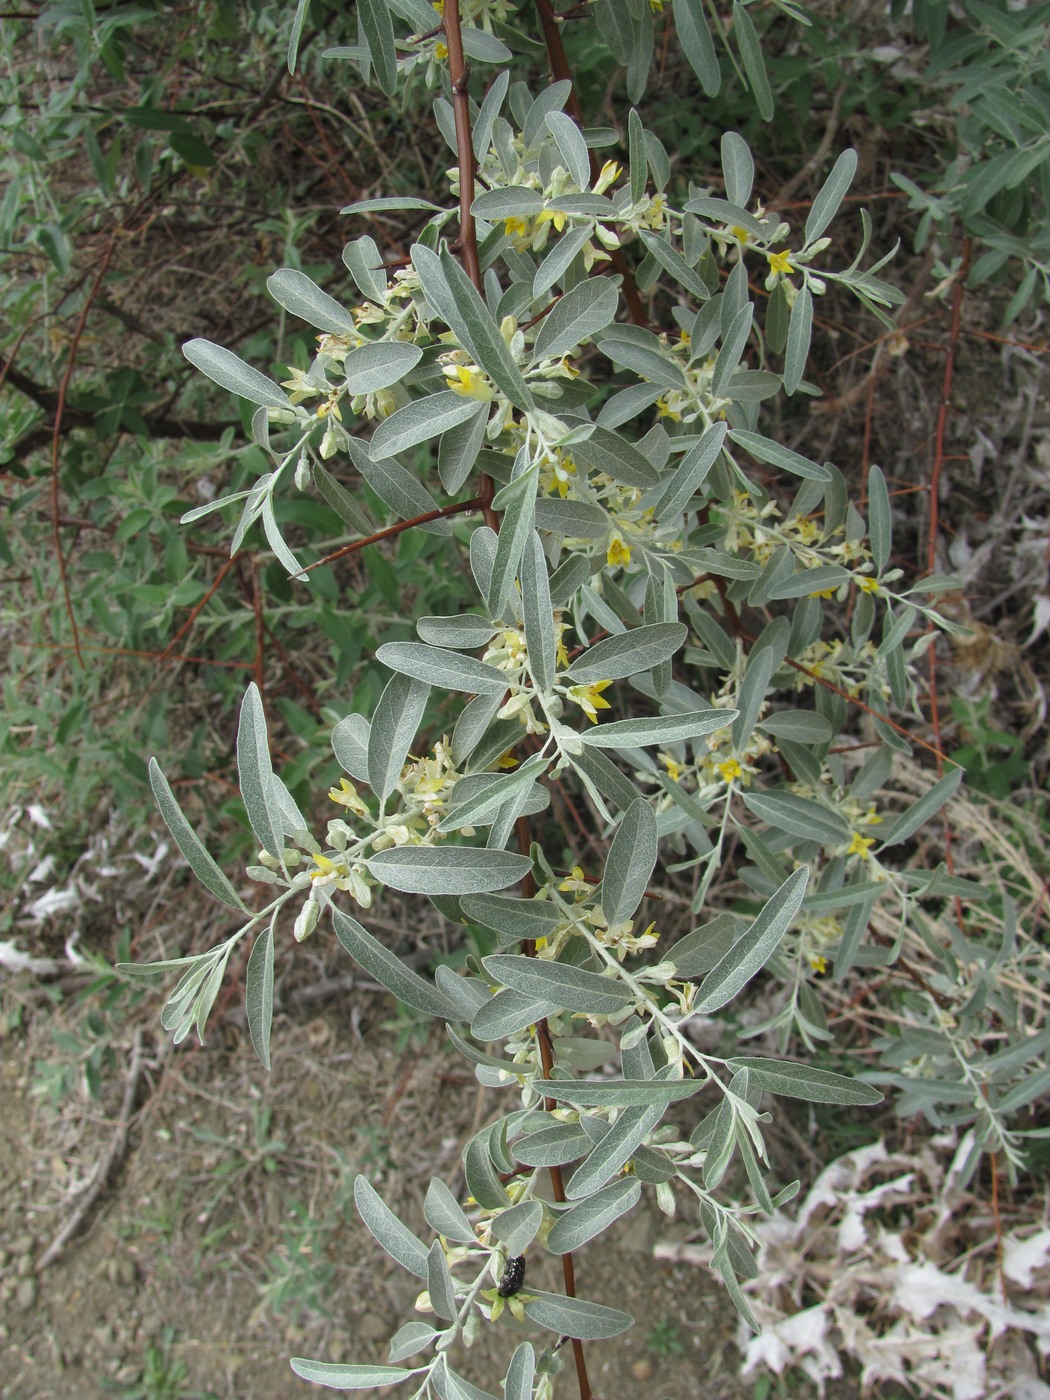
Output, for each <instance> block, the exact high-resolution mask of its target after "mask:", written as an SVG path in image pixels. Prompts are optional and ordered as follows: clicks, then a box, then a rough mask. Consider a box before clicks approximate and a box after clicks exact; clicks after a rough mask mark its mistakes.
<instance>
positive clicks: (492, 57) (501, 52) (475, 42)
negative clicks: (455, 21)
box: [463, 24, 514, 63]
mask: <svg viewBox="0 0 1050 1400" xmlns="http://www.w3.org/2000/svg"><path fill="white" fill-rule="evenodd" d="M463 52H464V53H465V54H466V56H467V57H468V58H473V59H475V60H476V61H477V62H478V63H509V62H510V61H511V59H512V58H513V57H514V55H513V54H512V53H511V51H510V49H508V48H507V46H506V44H504V43H501V42H500V40H499V39H497V38H496V36H495V34H490V33H489V32H488V31H487V30H485V29H479V28H478V27H477V26H476V25H473V24H465V25H464V26H463Z"/></svg>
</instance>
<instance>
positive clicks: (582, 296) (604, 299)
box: [532, 117, 620, 362]
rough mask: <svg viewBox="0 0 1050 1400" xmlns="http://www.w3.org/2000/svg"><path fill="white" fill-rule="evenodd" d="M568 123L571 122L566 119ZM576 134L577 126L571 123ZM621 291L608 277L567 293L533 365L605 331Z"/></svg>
mask: <svg viewBox="0 0 1050 1400" xmlns="http://www.w3.org/2000/svg"><path fill="white" fill-rule="evenodd" d="M565 120H566V121H569V118H568V117H566V118H565ZM569 125H570V126H572V127H573V129H574V130H575V129H576V128H575V123H573V122H569ZM619 303H620V293H619V288H618V287H617V285H616V283H615V282H613V281H611V280H610V279H609V278H608V277H593V278H588V279H587V280H586V281H585V282H581V283H579V285H578V286H576V287H573V289H572V291H570V292H566V293H565V295H564V296H563V297H562V298H561V300H560V301H558V302H556V303H555V305H554V307H553V308H552V309H551V310H550V311H549V312H548V313H547V315H546V317H545V318H544V320H543V322H542V323H541V325H540V329H539V333H538V335H537V336H536V343H535V345H534V346H533V348H532V358H533V361H534V362H535V361H538V360H547V359H550V360H556V359H558V358H559V357H560V356H561V355H565V354H567V353H568V351H570V350H572V349H574V348H575V347H576V346H577V345H580V344H581V343H582V342H583V341H585V340H589V339H590V338H591V337H592V336H593V335H594V333H595V332H596V331H603V330H604V329H605V327H606V326H608V325H610V324H611V323H612V321H613V320H614V319H615V316H616V308H617V306H618V305H619Z"/></svg>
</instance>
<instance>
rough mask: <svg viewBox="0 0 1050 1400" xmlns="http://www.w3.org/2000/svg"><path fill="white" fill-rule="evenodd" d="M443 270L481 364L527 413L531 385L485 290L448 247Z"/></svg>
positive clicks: (442, 262) (475, 354)
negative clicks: (513, 352) (495, 318)
mask: <svg viewBox="0 0 1050 1400" xmlns="http://www.w3.org/2000/svg"><path fill="white" fill-rule="evenodd" d="M441 270H442V272H443V273H444V274H445V282H446V284H447V286H448V289H449V294H450V296H451V297H452V300H453V301H454V302H455V304H456V309H457V311H458V313H459V316H460V318H461V320H462V322H463V323H464V324H465V325H466V327H467V330H468V333H469V336H470V342H471V346H472V350H473V354H474V356H475V358H476V360H477V362H478V364H479V365H480V366H481V368H482V369H483V370H484V371H485V373H486V374H487V375H488V376H489V378H490V379H491V380H492V382H493V383H494V384H495V385H496V387H497V388H498V389H499V390H501V392H502V393H503V394H505V395H506V397H507V398H508V399H509V400H510V401H511V403H512V404H513V405H514V407H515V408H520V409H521V411H522V412H523V413H527V412H528V411H529V410H530V409H531V408H532V407H533V406H534V405H533V399H532V395H531V394H530V392H529V390H528V386H527V385H526V383H525V381H524V379H523V378H522V377H521V370H520V369H519V368H518V366H517V363H516V362H515V360H514V357H513V355H512V354H511V353H510V350H509V349H508V347H507V342H506V341H505V340H504V339H503V336H502V335H501V334H500V330H499V327H498V326H497V325H496V323H495V321H494V320H493V319H492V314H491V312H490V311H489V309H488V307H487V306H486V305H485V303H484V301H483V300H482V297H481V293H480V292H479V291H478V290H477V288H476V287H475V286H474V284H473V283H472V282H471V280H470V278H469V277H468V276H467V274H466V273H465V272H464V271H463V269H462V268H461V267H460V265H459V263H458V262H457V261H456V259H455V258H454V257H453V256H452V254H451V253H450V252H449V251H448V249H447V248H445V249H443V250H442V252H441Z"/></svg>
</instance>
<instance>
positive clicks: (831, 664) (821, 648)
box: [795, 639, 890, 700]
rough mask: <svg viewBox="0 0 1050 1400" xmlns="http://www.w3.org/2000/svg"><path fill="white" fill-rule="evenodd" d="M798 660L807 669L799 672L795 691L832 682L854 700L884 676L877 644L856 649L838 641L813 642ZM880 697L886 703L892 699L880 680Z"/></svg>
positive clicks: (885, 685) (883, 682) (865, 644)
mask: <svg viewBox="0 0 1050 1400" xmlns="http://www.w3.org/2000/svg"><path fill="white" fill-rule="evenodd" d="M798 661H799V665H800V666H802V667H804V668H805V669H804V670H801V671H798V672H797V673H796V676H795V689H796V690H805V689H806V687H807V686H811V685H815V684H816V683H817V681H830V682H831V683H832V684H833V685H837V686H838V687H839V689H840V690H844V691H845V692H846V694H847V695H848V696H849V697H850V698H851V699H854V700H855V699H856V698H857V697H858V696H859V695H860V693H861V691H862V690H863V689H865V688H866V687H870V686H871V684H872V681H873V679H874V678H875V677H876V676H884V668H883V666H882V662H881V660H880V658H879V649H878V647H877V646H876V645H875V643H874V642H865V643H864V644H863V645H862V646H860V647H857V648H854V647H853V646H851V645H850V643H849V642H845V641H841V640H837V639H836V640H835V641H831V642H824V641H819V642H812V643H811V644H810V645H809V646H808V647H806V649H805V651H804V652H803V653H802V655H801V656H800V657H799V658H798ZM879 694H880V695H881V696H882V698H883V699H884V700H888V699H889V698H890V688H889V685H888V684H887V683H886V681H885V679H882V680H880V681H879Z"/></svg>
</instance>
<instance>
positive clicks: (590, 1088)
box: [532, 872, 804, 1108]
mask: <svg viewBox="0 0 1050 1400" xmlns="http://www.w3.org/2000/svg"><path fill="white" fill-rule="evenodd" d="M803 873H804V872H803ZM532 1087H533V1088H534V1089H535V1090H536V1092H537V1093H538V1094H542V1095H543V1097H544V1098H547V1099H557V1100H558V1102H559V1103H571V1104H578V1105H579V1106H580V1107H581V1108H637V1107H639V1106H641V1107H645V1106H647V1105H649V1104H655V1103H662V1104H669V1103H677V1102H678V1100H679V1099H688V1098H691V1097H692V1095H693V1094H698V1093H699V1092H700V1090H701V1089H703V1088H704V1087H705V1081H704V1080H702V1079H673V1080H672V1079H534V1080H533V1081H532Z"/></svg>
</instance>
